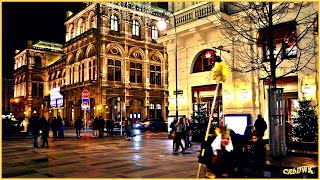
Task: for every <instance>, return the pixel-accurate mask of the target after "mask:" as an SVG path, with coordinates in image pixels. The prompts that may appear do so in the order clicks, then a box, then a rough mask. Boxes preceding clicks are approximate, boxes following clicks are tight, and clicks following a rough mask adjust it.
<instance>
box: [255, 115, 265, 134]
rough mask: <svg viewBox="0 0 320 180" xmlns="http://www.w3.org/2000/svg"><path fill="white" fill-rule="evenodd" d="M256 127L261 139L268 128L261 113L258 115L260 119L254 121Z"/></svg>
mask: <svg viewBox="0 0 320 180" xmlns="http://www.w3.org/2000/svg"><path fill="white" fill-rule="evenodd" d="M254 128H255V129H256V130H257V131H258V133H259V134H260V137H259V138H260V140H262V138H263V136H264V132H265V131H266V129H267V123H266V122H265V121H264V119H263V118H262V116H261V114H259V115H258V119H257V120H256V122H255V123H254Z"/></svg>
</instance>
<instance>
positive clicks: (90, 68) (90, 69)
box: [88, 61, 92, 80]
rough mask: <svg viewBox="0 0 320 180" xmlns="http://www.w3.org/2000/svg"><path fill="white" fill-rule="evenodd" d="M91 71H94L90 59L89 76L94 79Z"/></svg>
mask: <svg viewBox="0 0 320 180" xmlns="http://www.w3.org/2000/svg"><path fill="white" fill-rule="evenodd" d="M91 73H92V65H91V61H89V78H88V79H89V80H91V79H92V77H91V76H92V74H91Z"/></svg>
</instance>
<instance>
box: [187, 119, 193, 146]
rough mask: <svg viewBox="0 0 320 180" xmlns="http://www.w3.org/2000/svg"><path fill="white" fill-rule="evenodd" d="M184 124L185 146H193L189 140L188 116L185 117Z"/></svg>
mask: <svg viewBox="0 0 320 180" xmlns="http://www.w3.org/2000/svg"><path fill="white" fill-rule="evenodd" d="M185 124H186V132H185V147H186V149H187V148H190V147H192V146H193V144H192V142H191V140H190V134H191V127H190V120H189V119H188V118H186V119H185Z"/></svg>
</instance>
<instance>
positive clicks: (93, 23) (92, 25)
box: [90, 16, 96, 28]
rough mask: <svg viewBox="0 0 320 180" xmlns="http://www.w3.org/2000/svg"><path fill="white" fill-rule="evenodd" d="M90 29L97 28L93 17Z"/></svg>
mask: <svg viewBox="0 0 320 180" xmlns="http://www.w3.org/2000/svg"><path fill="white" fill-rule="evenodd" d="M90 27H91V28H95V27H96V22H95V19H94V17H93V16H92V17H91V22H90Z"/></svg>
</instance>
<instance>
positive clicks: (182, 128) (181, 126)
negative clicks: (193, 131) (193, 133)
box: [175, 118, 186, 153]
mask: <svg viewBox="0 0 320 180" xmlns="http://www.w3.org/2000/svg"><path fill="white" fill-rule="evenodd" d="M176 128H177V130H176V139H175V142H176V149H175V151H176V152H177V151H178V150H179V147H181V149H182V151H181V153H184V152H185V148H184V147H183V145H182V142H181V139H184V137H185V132H186V125H185V123H184V120H183V118H180V120H179V122H178V123H177V124H176Z"/></svg>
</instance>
